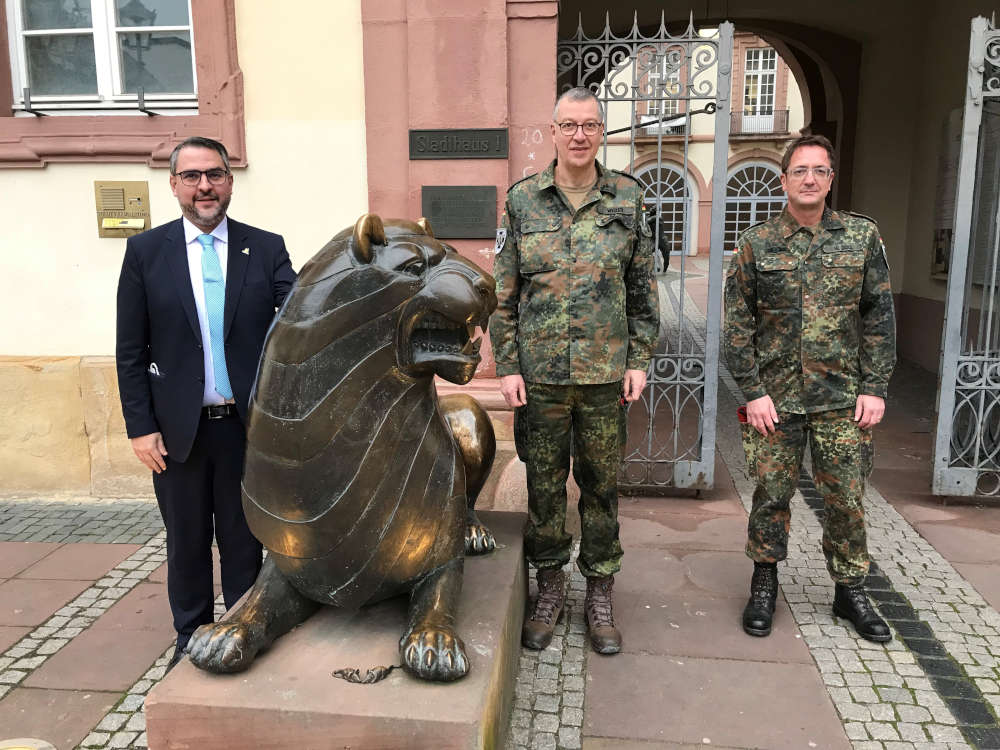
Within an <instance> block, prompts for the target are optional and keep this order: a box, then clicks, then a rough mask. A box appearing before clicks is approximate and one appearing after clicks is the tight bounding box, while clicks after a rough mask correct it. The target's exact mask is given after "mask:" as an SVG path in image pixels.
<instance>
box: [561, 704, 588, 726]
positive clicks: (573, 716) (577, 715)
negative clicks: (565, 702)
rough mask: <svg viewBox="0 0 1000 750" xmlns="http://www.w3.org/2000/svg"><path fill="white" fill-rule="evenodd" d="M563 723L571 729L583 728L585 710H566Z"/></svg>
mask: <svg viewBox="0 0 1000 750" xmlns="http://www.w3.org/2000/svg"><path fill="white" fill-rule="evenodd" d="M562 723H563V724H566V725H568V726H571V727H579V726H583V709H580V708H564V709H563V712H562Z"/></svg>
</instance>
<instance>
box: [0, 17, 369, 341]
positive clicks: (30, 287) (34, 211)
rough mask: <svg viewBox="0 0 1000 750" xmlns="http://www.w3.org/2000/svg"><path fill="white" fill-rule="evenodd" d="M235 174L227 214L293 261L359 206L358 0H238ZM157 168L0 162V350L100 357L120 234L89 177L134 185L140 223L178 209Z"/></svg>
mask: <svg viewBox="0 0 1000 750" xmlns="http://www.w3.org/2000/svg"><path fill="white" fill-rule="evenodd" d="M236 23H237V46H238V53H239V61H240V67H241V68H242V70H243V75H244V92H245V96H246V130H247V159H248V162H249V166H248V167H247V168H246V169H237V170H236V174H235V189H234V192H233V202H232V204H231V206H230V213H231V215H232V216H233V217H234V218H236V219H239V220H241V221H245V222H248V223H250V224H254V225H257V226H261V227H264V228H266V229H270V230H272V231H275V232H279V233H281V234H283V235H284V236H285V240H286V244H287V245H288V248H289V252H290V253H291V256H292V263H293V265H294V266H295V268H296V269H298V268H301V266H302V264H303V263H304V262H305V261H306V260H308V259H309V258H310V257H311V256H312V255H313V254H314V253H315V252H316V251H317V250H319V248H320V247H321V246H322V245H323V244H324V243H325V242H326V241H327V240H328V239H329V238H330V237H331V236H333V235H334V234H335V233H336V232H337V231H339V230H340V229H342V228H343V227H345V226H347V225H349V224H352V223H354V221H356V220H357V218H358V216H359V215H360V214H362V213H363V212H364V211H365V210H366V209H367V204H368V198H367V192H368V188H367V183H366V164H365V153H366V151H365V128H364V80H363V69H362V64H363V56H362V47H361V8H360V2H359V0H337V2H327V1H326V0H303V2H299V3H296V4H295V6H294V8H292V7H289V9H288V12H281V13H279V12H275V7H274V6H273V5H272V4H270V3H262V2H256V1H254V0H238V1H237V3H236ZM167 179H168V172H167V170H166V169H149V168H147V167H145V166H144V165H136V164H50V165H49V166H47V167H46V168H44V169H6V170H0V196H2V200H0V226H2V227H3V234H2V236H0V277H2V278H3V279H4V280H5V282H6V283H5V292H6V303H7V304H6V310H7V313H6V316H5V321H4V324H3V325H2V326H0V355H100V354H113V353H114V329H115V292H116V288H117V283H118V274H119V271H120V268H121V260H122V254H123V253H124V250H125V240H123V239H100V238H98V236H97V220H96V214H95V205H94V184H93V183H94V180H146V181H148V182H149V194H150V195H149V197H150V205H151V212H152V223H153V225H154V226H155V225H157V224H161V223H163V222H166V221H169V220H171V219H174V218H176V217H178V216H179V215H180V212H179V210H178V208H177V202H176V199H175V198H174V197H173V195H171V193H170V187H169V185H168V182H167Z"/></svg>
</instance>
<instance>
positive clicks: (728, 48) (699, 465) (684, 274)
mask: <svg viewBox="0 0 1000 750" xmlns="http://www.w3.org/2000/svg"><path fill="white" fill-rule="evenodd" d="M704 33H705V30H702V31H701V32H699V30H698V29H696V28H695V25H694V20H693V18H691V19H690V20H689V22H688V26H687V29H686V30H685V31H684V32H683V33H681V34H680V35H678V36H673V35H671V34H670V33H669V32H668V31H667V27H666V24H665V23H664V18H663V17H662V15H661V17H660V24H659V28H657V29H655V31H654V32H653V34H652V35H651V36H645V35H644V34H643V33H642V31H641V30H640V28H639V23H638V18H637V17H636V16H633V20H632V28H631V29H630V30H629V31H628V32H627V33H626V34H625V35H624V36H616V35H615V34H614V32H613V31H612V30H611V20H610V17H606V19H605V26H604V30H603V32H602V33H601V34H600V35H598V36H596V37H588V36H587V35H586V34H584V32H583V28H582V24H578V26H577V31H576V34H575V35H574V36H573V38H572V39H567V40H563V41H560V42H559V47H558V53H557V60H558V63H557V70H558V74H559V83H560V90H561V91H562V90H566V89H568V88H571V87H573V86H586V87H588V88H589V89H590V90H591V91H593V92H594V93H595V94H596V95H597V97H598V98H599V99H600V100H601V102H602V103H603V104H604V107H605V112H606V121H607V127H606V128H605V137H604V144H603V147H602V151H601V154H600V157H599V158H600V159H601V161H602V163H603V164H605V165H607V166H609V167H611V168H613V169H619V170H621V171H624V172H628V173H630V174H632V175H634V176H635V177H636V178H637V179H639V181H640V182H641V183H642V184H643V187H644V190H645V200H646V206H647V211H654V212H655V215H656V216H657V222H656V226H655V230H654V231H655V236H654V246H655V247H657V248H660V247H666V248H667V249H669V253H670V256H672V261H671V263H670V266H671V268H670V270H669V271H667V272H666V273H665V274H662V275H660V276H659V277H658V278H659V282H660V283H659V286H660V316H661V333H660V342H659V344H658V346H657V353H656V354H655V355H654V357H653V361H652V364H651V365H650V371H649V387H648V388H647V389H646V391H645V392H644V394H643V398H642V400H641V401H637V402H635V403H634V404H632V405H631V407H630V409H629V428H630V429H629V432H630V438H629V444H628V447H627V449H626V456H625V460H624V463H623V465H622V476H621V485H622V486H623V487H625V488H633V489H638V488H643V489H651V488H665V487H689V488H697V489H706V488H710V487H711V486H712V483H713V481H714V474H715V419H716V395H717V391H718V370H719V326H720V318H721V312H722V263H723V252H724V248H723V233H724V230H725V207H726V167H727V159H728V154H729V127H730V78H731V73H732V71H731V67H732V40H733V26H732V24H730V23H728V22H726V23H722V24H720V25H719V27H718V29H717V30H715V31H714V33H712V34H711V35H703V34H704ZM699 116H701V117H699ZM713 120H714V125H713V123H712V121H713ZM703 123H704V128H701V127H700V126H701V125H702V124H703ZM693 128H697V129H699V130H702V129H703V130H705V131H706V132H709V133H713V134H714V145H713V160H714V162H713V168H712V169H713V171H712V183H711V184H712V195H711V205H712V217H711V224H710V226H711V237H710V248H711V250H710V254H709V262H708V270H707V275H708V294H707V300H706V308H705V312H704V313H702V311H701V310H700V309H699V308H698V307H697V306H696V304H695V303H694V302H693V301H692V299H691V298H690V296H689V295H688V294H687V292H686V290H685V286H686V282H687V281H688V279H690V278H696V277H699V276H704V275H705V273H704V270H705V269H704V268H700V269H699V268H695V261H694V260H693V259H691V258H689V253H691V252H692V251H693V250H694V242H693V240H694V239H695V238H696V236H697V231H696V229H695V227H696V224H695V223H694V221H695V220H694V210H695V207H696V205H697V203H696V201H695V200H694V196H693V189H694V187H693V186H692V184H691V180H690V179H688V175H689V174H690V172H689V170H688V163H689V161H688V160H689V156H690V145H691V140H692V129H693ZM700 197H702V198H704V196H700ZM656 265H657V270H658V271H662V270H663V262H662V259H661V258H660V257H658V258H657V261H656ZM698 271H700V273H699V272H698Z"/></svg>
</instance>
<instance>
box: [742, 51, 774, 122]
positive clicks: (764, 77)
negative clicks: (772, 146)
mask: <svg viewBox="0 0 1000 750" xmlns="http://www.w3.org/2000/svg"><path fill="white" fill-rule="evenodd" d="M777 72H778V55H777V53H776V52H775V51H774V49H772V48H771V47H762V48H751V49H748V50H747V56H746V68H745V69H744V75H743V123H742V124H743V129H742V130H741V132H743V133H769V132H771V131H772V130H773V128H774V88H775V79H776V78H777Z"/></svg>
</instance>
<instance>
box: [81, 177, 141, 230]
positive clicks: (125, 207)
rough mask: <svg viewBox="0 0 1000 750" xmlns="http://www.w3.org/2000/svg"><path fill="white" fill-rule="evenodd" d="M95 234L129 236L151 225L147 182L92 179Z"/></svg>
mask: <svg viewBox="0 0 1000 750" xmlns="http://www.w3.org/2000/svg"><path fill="white" fill-rule="evenodd" d="M94 199H95V200H96V202H97V236H98V237H131V236H132V235H133V234H138V233H139V232H143V231H145V230H147V229H149V227H150V223H149V183H148V182H145V181H141V182H138V181H137V182H121V181H117V182H116V181H111V180H95V181H94Z"/></svg>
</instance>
